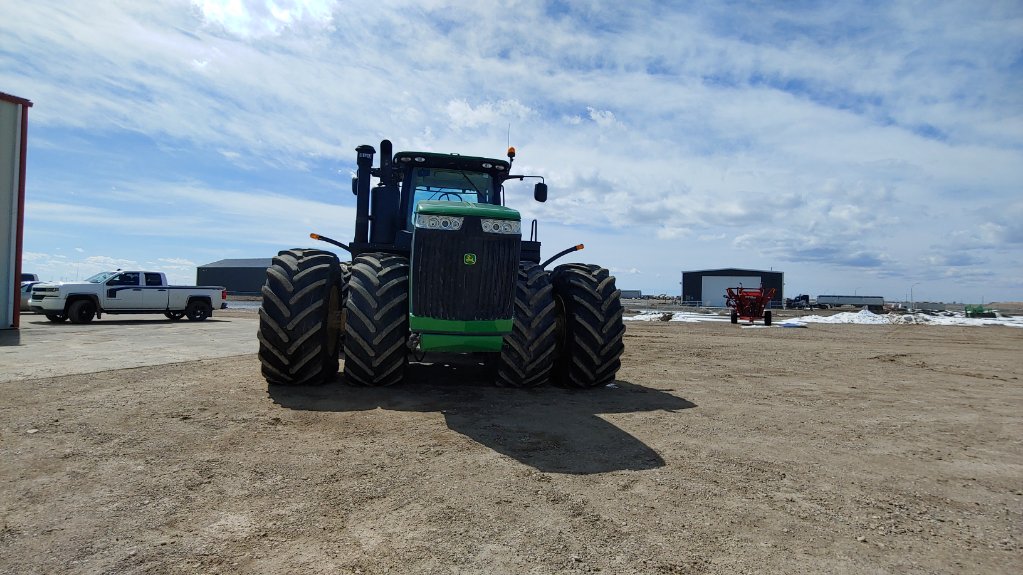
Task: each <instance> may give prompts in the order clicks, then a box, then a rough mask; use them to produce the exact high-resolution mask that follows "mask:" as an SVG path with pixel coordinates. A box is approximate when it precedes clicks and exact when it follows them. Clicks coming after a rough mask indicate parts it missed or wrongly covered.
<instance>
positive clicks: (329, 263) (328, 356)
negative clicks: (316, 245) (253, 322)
mask: <svg viewBox="0 0 1023 575" xmlns="http://www.w3.org/2000/svg"><path fill="white" fill-rule="evenodd" d="M342 275H343V274H342V264H341V262H339V261H338V258H337V256H336V255H334V254H333V253H331V252H327V251H323V250H301V249H294V250H284V251H281V252H279V253H278V254H277V257H275V258H273V261H272V263H271V265H270V267H269V268H267V270H266V283H265V284H264V285H263V289H262V293H263V304H262V306H261V307H260V309H259V332H258V334H257V337H258V339H259V361H260V363H261V364H262V368H261V369H262V372H263V377H265V378H266V380H267V382H269V383H271V384H282V385H310V384H319V383H323V382H326V381H330V380H331V379H333V378H334V377H335V376H336V375H337V371H338V365H339V363H338V356H339V355H340V349H341V330H340V327H341V310H342V306H343V303H344V302H343V296H342V285H341V282H342ZM189 319H191V316H190V317H189Z"/></svg>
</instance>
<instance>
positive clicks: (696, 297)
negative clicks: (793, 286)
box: [682, 268, 785, 307]
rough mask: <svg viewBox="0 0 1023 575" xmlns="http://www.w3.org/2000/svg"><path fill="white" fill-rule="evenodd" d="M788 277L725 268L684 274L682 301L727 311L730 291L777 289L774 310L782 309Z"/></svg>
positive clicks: (757, 271)
mask: <svg viewBox="0 0 1023 575" xmlns="http://www.w3.org/2000/svg"><path fill="white" fill-rule="evenodd" d="M784 284H785V274H784V273H783V272H776V271H763V270H744V269H738V268H724V269H719V270H699V271H690V272H682V301H683V302H702V304H701V305H703V306H706V307H724V306H725V297H726V294H725V292H726V290H727V289H728V288H735V287H740V286H741V287H744V288H758V287H761V285H763V287H764V289H765V290H769V289H771V288H774V297H772V298H771V306H772V307H782V302H783V301H785V300H784V299H783V298H784V294H782V289H783V286H784Z"/></svg>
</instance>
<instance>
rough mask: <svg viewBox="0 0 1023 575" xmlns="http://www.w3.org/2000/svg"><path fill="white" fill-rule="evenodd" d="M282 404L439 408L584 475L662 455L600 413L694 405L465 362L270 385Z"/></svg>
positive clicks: (540, 464) (479, 431)
mask: <svg viewBox="0 0 1023 575" xmlns="http://www.w3.org/2000/svg"><path fill="white" fill-rule="evenodd" d="M268 389H269V395H270V397H271V398H272V399H273V401H274V402H275V403H277V404H279V405H281V406H282V407H286V408H289V409H298V410H309V411H362V410H371V409H378V408H379V409H387V410H396V411H416V412H424V413H425V412H440V413H442V414H443V415H444V419H445V421H446V423H447V426H448V428H449V429H451V430H452V431H455V432H457V433H460V434H462V435H464V436H466V437H468V438H470V439H473V440H474V441H476V442H478V443H480V444H481V445H485V446H487V447H489V448H490V449H493V450H494V451H496V452H498V453H501V454H503V455H507V456H508V457H511V458H513V459H515V460H516V461H519V462H521V463H523V464H525V465H529V466H531V467H533V468H535V469H537V470H538V471H542V472H547V473H570V474H590V473H605V472H608V471H621V470H644V469H656V468H659V467H663V466H664V465H665V461H664V459H663V458H662V457H661V456H660V455H659V454H658V453H657V452H656V451H654V449H652V448H651V447H650V446H648V445H646V444H645V443H643V442H642V441H641V440H639V439H637V438H636V437H634V436H632V435H630V434H629V433H627V432H626V431H624V430H622V429H621V428H619V427H617V426H615V425H613V424H611V423H609V422H608V421H606V420H605V419H603V418H602V417H600V416H601V415H604V414H616V413H637V412H650V411H662V412H664V415H665V417H673V416H674V415H673V414H674V413H676V412H678V411H680V410H684V409H689V408H691V407H696V405H695V404H693V403H692V402H690V401H687V400H685V399H682V398H679V397H676V396H674V395H672V394H670V393H666V392H664V391H660V390H656V389H651V388H647V387H643V386H640V385H636V384H633V383H629V382H627V381H621V380H618V381H615V382H614V384H612V385H611V386H606V387H600V388H596V389H586V390H575V389H562V388H558V387H543V388H538V389H510V388H500V387H495V386H494V384H493V377H492V372H490V371H489V370H488V369H487V368H486V367H484V366H483V365H480V364H478V363H474V362H472V361H457V362H448V363H447V364H412V365H410V366H409V371H408V375H407V377H406V381H405V383H403V384H402V385H400V386H396V387H387V388H366V387H353V386H348V385H345V384H344V383H343V381H342V380H341V377H340V376H339V378H338V380H337V381H336V382H334V383H333V384H330V385H326V386H318V387H311V386H305V387H287V386H270V387H269V388H268Z"/></svg>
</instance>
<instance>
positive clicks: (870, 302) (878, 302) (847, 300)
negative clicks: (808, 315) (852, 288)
mask: <svg viewBox="0 0 1023 575" xmlns="http://www.w3.org/2000/svg"><path fill="white" fill-rule="evenodd" d="M843 305H851V306H856V307H865V308H867V309H869V310H870V311H881V310H883V309H884V297H882V296H879V295H819V296H817V306H818V307H822V308H823V307H841V306H843Z"/></svg>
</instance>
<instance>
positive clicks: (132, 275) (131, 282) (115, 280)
mask: <svg viewBox="0 0 1023 575" xmlns="http://www.w3.org/2000/svg"><path fill="white" fill-rule="evenodd" d="M107 285H108V286H137V285H139V272H124V273H119V274H117V275H116V276H114V277H112V278H110V281H108V282H107Z"/></svg>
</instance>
